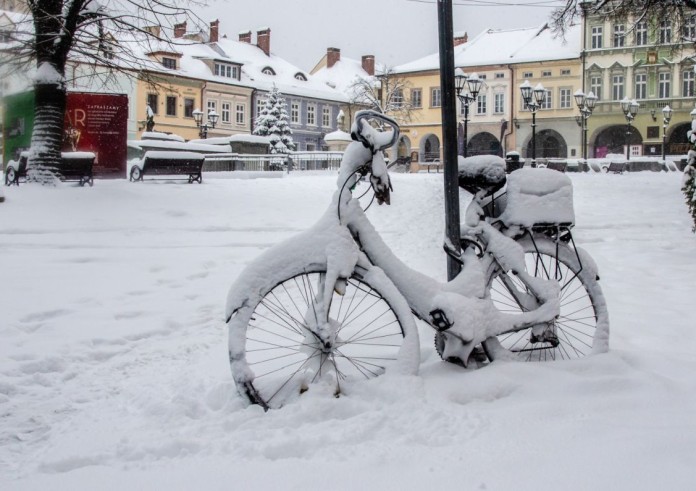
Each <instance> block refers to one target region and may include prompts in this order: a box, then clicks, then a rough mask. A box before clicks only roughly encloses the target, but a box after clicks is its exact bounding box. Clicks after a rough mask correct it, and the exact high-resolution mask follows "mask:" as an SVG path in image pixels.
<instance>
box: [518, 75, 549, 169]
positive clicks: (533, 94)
mask: <svg viewBox="0 0 696 491" xmlns="http://www.w3.org/2000/svg"><path fill="white" fill-rule="evenodd" d="M520 91H521V92H522V100H523V101H524V107H525V108H527V109H528V110H529V112H531V113H532V167H536V113H537V111H538V110H539V109H540V108H541V106H542V105H543V104H544V101H545V99H546V89H545V88H544V86H543V85H541V84H540V83H539V84H537V86H536V87H534V89H532V86H531V85H530V83H529V80H525V81H524V83H523V84H522V85H520Z"/></svg>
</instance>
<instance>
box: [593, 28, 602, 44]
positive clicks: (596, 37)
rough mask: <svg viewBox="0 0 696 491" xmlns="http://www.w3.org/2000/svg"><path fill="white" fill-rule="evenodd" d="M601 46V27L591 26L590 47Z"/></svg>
mask: <svg viewBox="0 0 696 491" xmlns="http://www.w3.org/2000/svg"><path fill="white" fill-rule="evenodd" d="M601 47H602V27H601V26H594V27H593V28H592V49H600V48H601Z"/></svg>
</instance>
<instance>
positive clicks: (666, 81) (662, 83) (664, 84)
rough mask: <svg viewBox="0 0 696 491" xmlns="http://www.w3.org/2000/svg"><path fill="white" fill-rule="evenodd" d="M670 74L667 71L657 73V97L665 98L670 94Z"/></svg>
mask: <svg viewBox="0 0 696 491" xmlns="http://www.w3.org/2000/svg"><path fill="white" fill-rule="evenodd" d="M670 82H671V75H670V73H669V72H660V73H659V74H658V90H657V97H659V98H660V99H667V98H669V96H670V93H671V91H670Z"/></svg>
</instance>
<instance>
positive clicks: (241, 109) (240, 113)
mask: <svg viewBox="0 0 696 491" xmlns="http://www.w3.org/2000/svg"><path fill="white" fill-rule="evenodd" d="M234 113H235V121H236V122H237V124H238V125H243V124H244V123H245V121H246V104H241V103H239V102H238V103H237V104H236V106H235V111H234Z"/></svg>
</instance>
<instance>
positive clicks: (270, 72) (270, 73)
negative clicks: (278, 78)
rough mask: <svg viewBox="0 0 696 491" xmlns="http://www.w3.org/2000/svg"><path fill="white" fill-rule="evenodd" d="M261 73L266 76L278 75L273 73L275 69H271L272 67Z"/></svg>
mask: <svg viewBox="0 0 696 491" xmlns="http://www.w3.org/2000/svg"><path fill="white" fill-rule="evenodd" d="M261 72H262V73H264V74H266V75H275V74H276V73H275V72H274V71H273V68H271V67H269V66H267V67H266V68H264V69H263V70H261Z"/></svg>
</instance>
